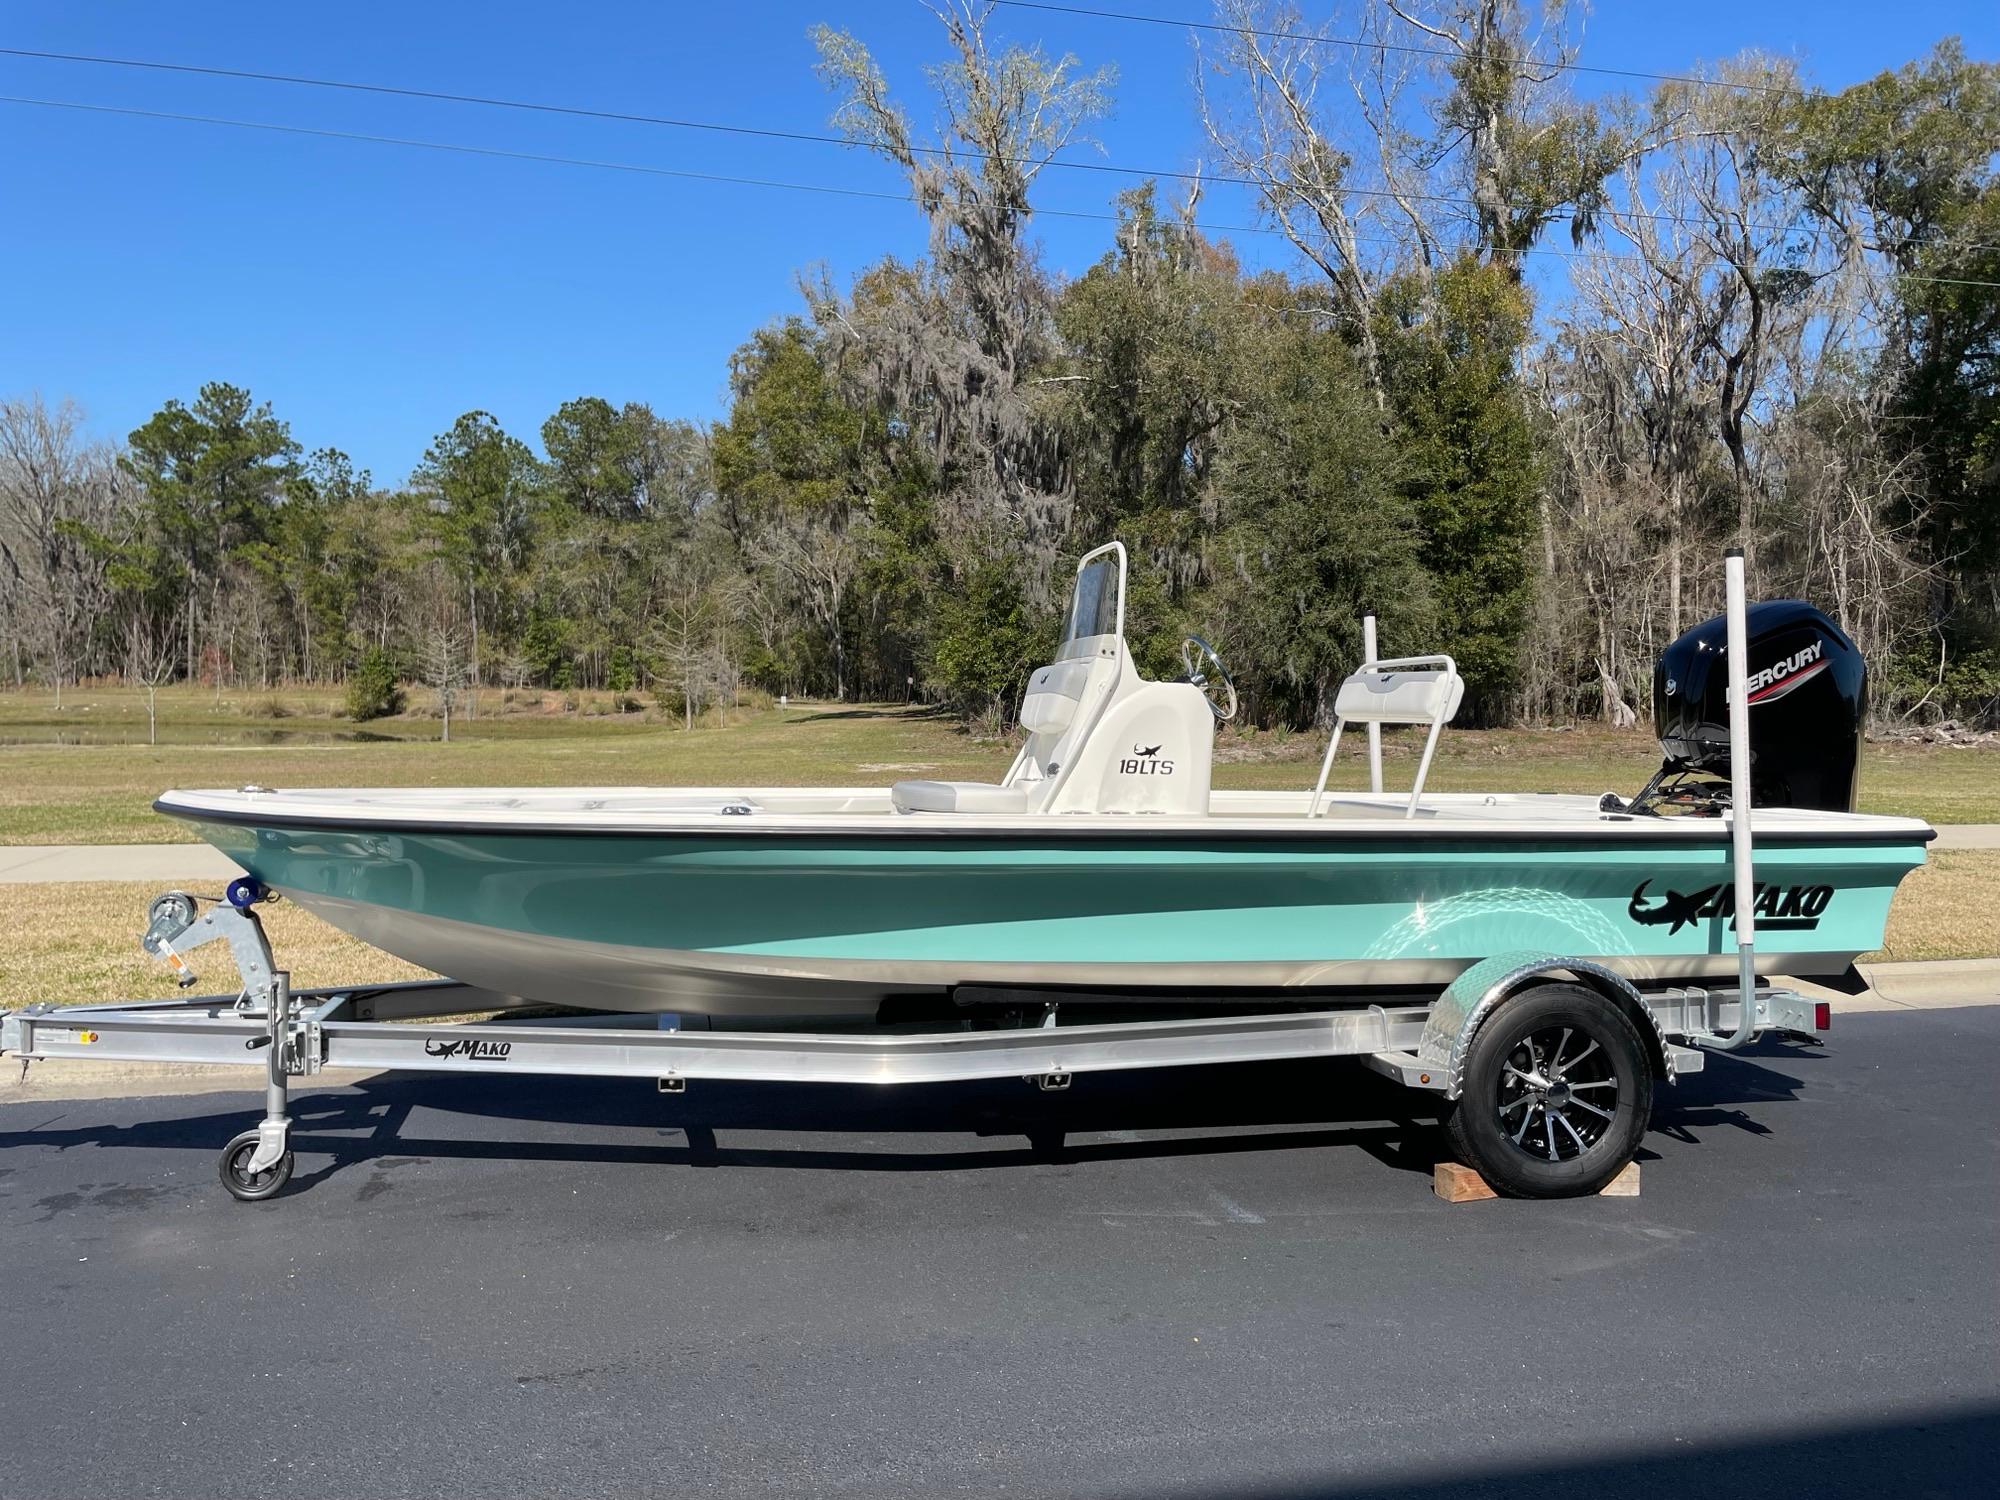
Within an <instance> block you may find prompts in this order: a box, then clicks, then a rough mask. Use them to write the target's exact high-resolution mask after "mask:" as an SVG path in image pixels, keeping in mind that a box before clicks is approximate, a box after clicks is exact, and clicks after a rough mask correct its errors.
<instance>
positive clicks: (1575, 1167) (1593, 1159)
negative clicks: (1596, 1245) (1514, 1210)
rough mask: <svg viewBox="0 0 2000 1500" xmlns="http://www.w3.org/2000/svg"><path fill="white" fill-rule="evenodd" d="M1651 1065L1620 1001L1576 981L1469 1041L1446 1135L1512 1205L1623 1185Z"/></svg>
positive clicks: (1544, 988) (1491, 1022)
mask: <svg viewBox="0 0 2000 1500" xmlns="http://www.w3.org/2000/svg"><path fill="white" fill-rule="evenodd" d="M1652 1112H1653V1069H1652V1065H1651V1062H1650V1061H1649V1059H1648V1058H1647V1055H1646V1044H1645V1042H1644V1041H1643V1040H1642V1039H1641V1038H1640V1036H1639V1031H1638V1028H1637V1027H1635V1026H1634V1025H1633V1024H1632V1021H1631V1018H1630V1017H1629V1016H1627V1015H1626V1014H1625V1012H1624V1011H1622V1010H1620V1009H1619V1008H1618V1006H1617V1005H1616V1004H1614V1003H1613V1002H1612V1001H1610V1000H1608V999H1606V998H1605V997H1604V996H1603V995H1600V994H1598V993H1597V992H1596V991H1595V990H1591V989H1587V988H1585V987H1584V986H1582V985H1577V984H1544V985H1538V986H1536V987H1535V988H1534V989H1532V990H1528V991H1525V992H1524V993H1522V994H1519V995H1517V996H1515V997H1514V998H1512V999H1510V1000H1508V1001H1506V1002H1504V1003H1503V1004H1501V1005H1500V1006H1499V1007H1497V1008H1496V1009H1495V1010H1494V1012H1493V1014H1492V1015H1491V1016H1490V1017H1489V1018H1488V1019H1487V1021H1486V1022H1485V1024H1484V1025H1482V1026H1481V1027H1480V1028H1479V1030H1478V1031H1477V1032H1476V1033H1475V1034H1474V1036H1473V1038H1472V1048H1471V1053H1470V1056H1469V1057H1468V1058H1467V1062H1466V1069H1465V1083H1464V1087H1463V1089H1462V1090H1461V1092H1460V1095H1459V1098H1458V1102H1457V1105H1456V1106H1455V1107H1454V1108H1453V1110H1452V1111H1451V1112H1450V1114H1448V1115H1447V1116H1446V1118H1445V1131H1446V1133H1447V1134H1448V1135H1449V1136H1450V1138H1451V1143H1452V1145H1453V1146H1454V1147H1456V1148H1457V1150H1458V1152H1459V1154H1460V1155H1461V1156H1462V1157H1463V1158H1464V1160H1465V1161H1466V1163H1467V1164H1468V1165H1469V1166H1471V1167H1473V1168H1474V1169H1475V1170H1476V1171H1477V1172H1478V1173H1479V1174H1480V1176H1482V1177H1484V1178H1485V1179H1486V1180H1487V1181H1488V1182H1489V1183H1491V1184H1492V1185H1493V1187H1494V1189H1495V1190H1496V1191H1498V1192H1501V1193H1504V1194H1505V1195H1507V1196H1508V1197H1510V1198H1575V1197H1582V1196H1584V1195H1586V1194H1590V1193H1595V1192H1597V1191H1598V1190H1599V1189H1601V1188H1602V1187H1603V1186H1604V1185H1605V1184H1606V1183H1608V1182H1609V1181H1611V1179H1612V1178H1613V1177H1616V1176H1617V1175H1618V1173H1619V1172H1620V1171H1621V1170H1622V1169H1623V1168H1624V1166H1625V1164H1626V1163H1627V1162H1629V1161H1630V1160H1631V1159H1632V1153H1633V1152H1635V1151H1637V1150H1638V1149H1639V1142H1640V1140H1641V1139H1642V1138H1643V1137H1644V1136H1645V1134H1646V1124H1647V1121H1648V1120H1649V1119H1650V1118H1651V1115H1652Z"/></svg>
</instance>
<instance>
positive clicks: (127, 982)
mask: <svg viewBox="0 0 2000 1500" xmlns="http://www.w3.org/2000/svg"><path fill="white" fill-rule="evenodd" d="M159 893H160V885H159V882H157V881H93V882H89V883H77V884H70V883H64V884H50V885H0V912H5V914H6V917H7V928H8V932H9V936H10V941H9V942H8V943H7V944H6V945H5V946H4V947H0V1010H14V1009H17V1008H19V1007H21V1006H24V1005H28V1004H31V1003H33V1002H35V1001H43V1002H47V1003H52V1004H57V1005H80V1004H88V1003H93V1002H95V1003H102V1002H104V1001H109V1000H164V999H167V998H169V997H171V996H173V995H176V994H178V993H180V992H179V991H178V990H177V989H175V987H174V979H173V973H172V971H171V970H170V969H168V967H167V966H166V965H165V964H164V963H162V962H160V960H158V959H156V958H154V957H152V956H151V955H150V954H148V953H145V952H143V951H142V950H141V949H140V947H139V934H140V933H141V932H143V931H144V930H145V926H146V903H147V902H148V901H150V900H152V899H153V897H155V896H157V895H158V894H159ZM263 917H264V923H265V928H266V930H267V931H268V932H269V933H270V934H271V946H272V949H273V951H274V952H275V953H276V954H277V957H278V962H279V963H281V964H283V965H285V966H286V967H287V968H289V969H290V970H291V974H292V983H293V984H295V985H297V986H299V987H301V988H304V987H306V986H311V985H328V984H356V983H366V982H370V981H377V980H391V979H424V978H428V977H429V976H428V975H426V974H425V973H424V971H423V970H421V969H418V968H416V967H414V966H412V965H410V964H406V963H404V962H403V961H402V960H401V959H398V958H391V957H389V955H388V954H386V953H383V952H381V951H380V950H378V949H375V948H371V947H369V946H368V945H367V944H366V943H364V942H362V941H361V940H360V939H359V938H351V937H349V936H348V935H347V934H346V933H344V932H341V931H340V930H339V929H337V928H334V927H329V926H328V925H327V924H326V923H324V922H322V921H320V919H319V918H318V917H315V916H312V915H311V914H309V913H308V912H305V911H303V910H301V909H300V908H298V907H296V906H293V905H292V904H291V903H290V902H285V901H280V902H278V903H276V904H275V905H272V906H268V907H265V908H264V909H263ZM190 962H191V963H192V964H193V966H194V969H195V972H196V973H197V974H199V975H200V976H201V980H200V983H199V984H197V985H196V987H195V993H197V994H205V995H206V994H216V993H221V992H226V991H229V990H233V989H235V988H236V986H237V983H238V981H237V978H236V966H235V965H234V964H233V963H231V962H230V959H229V950H228V948H227V947H226V946H225V945H224V944H222V943H213V944H211V945H209V946H208V947H206V948H203V949H201V950H199V951H198V952H196V953H194V954H193V955H191V957H190Z"/></svg>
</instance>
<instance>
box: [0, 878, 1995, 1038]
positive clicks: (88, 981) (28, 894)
mask: <svg viewBox="0 0 2000 1500" xmlns="http://www.w3.org/2000/svg"><path fill="white" fill-rule="evenodd" d="M159 889H160V888H159V885H158V884H157V883H155V882H150V881H109V882H96V883H91V884H59V885H58V884H49V885H0V913H4V914H5V916H6V918H7V925H8V929H9V932H10V935H11V938H12V941H10V942H9V943H8V944H7V945H6V946H5V947H4V948H0V1010H12V1009H16V1008H18V1007H21V1006H24V1005H28V1004H31V1003H33V1002H35V1001H42V1002H45V1003H51V1004H57V1005H80V1004H89V1003H103V1002H105V1001H111V1000H149V999H165V998H167V997H170V996H172V995H174V994H176V993H177V991H176V990H175V988H174V982H173V976H172V974H171V973H170V972H169V971H168V969H167V966H166V965H165V964H163V963H160V962H159V961H158V960H156V959H153V958H151V957H149V956H147V955H146V954H145V953H143V952H141V951H140V948H139V933H140V931H141V929H142V928H143V927H144V926H145V912H146V903H147V902H148V901H150V900H151V899H152V898H153V897H154V896H156V895H158V894H159ZM264 919H265V922H266V925H267V928H268V930H269V932H270V934H271V943H272V947H273V949H274V951H275V952H276V954H277V956H278V961H279V962H280V963H283V964H285V965H287V966H289V968H290V969H291V973H292V982H293V983H294V984H296V985H298V986H300V987H301V988H304V987H307V986H313V985H332V984H364V983H370V982H378V981H386V980H395V979H422V978H426V977H428V976H426V975H425V974H424V972H423V971H422V970H421V969H418V968H415V967H413V966H412V965H410V964H406V963H404V962H403V961H402V960H400V959H395V958H391V957H389V956H388V955H387V954H385V953H382V952H380V951H378V950H376V949H374V948H370V947H369V946H368V945H367V944H366V943H363V942H361V941H359V940H358V939H356V938H351V937H349V936H347V934H346V933H344V932H341V931H339V930H338V929H336V928H333V927H329V926H328V925H327V924H326V923H324V922H322V921H320V920H319V919H318V918H317V917H314V916H311V915H309V914H308V913H306V912H304V911H301V910H300V909H299V908H298V907H296V906H293V905H291V904H290V903H288V902H282V901H281V902H278V903H277V904H276V905H274V906H270V907H267V908H265V909H264ZM1872 957H1874V958H1877V959H1892V960H1902V959H1933V958H1996V957H2000V851H1994V850H1971V849H1948V850H1943V851H1941V852H1937V853H1933V854H1932V855H1931V857H1930V863H1929V864H1928V865H1926V866H1925V867H1924V868H1923V869H1921V870H1917V871H1914V872H1913V873H1912V874H1911V875H1910V877H1909V878H1908V879H1907V880H1905V881H1904V882H1903V885H1902V888H1901V889H1900V890H1899V891H1898V892H1897V893H1896V904H1895V906H1894V907H1893V908H1891V910H1890V913H1889V941H1888V943H1887V944H1886V945H1885V946H1884V947H1883V949H1882V951H1881V952H1880V953H1877V954H1874V955H1872ZM194 966H195V969H196V971H197V972H198V973H199V974H200V975H201V983H200V985H199V986H198V987H197V989H198V991H199V992H200V993H203V994H212V993H216V992H219V991H227V990H230V989H233V988H234V987H235V985H236V982H237V981H236V974H235V969H234V966H233V965H232V964H231V963H230V961H229V958H228V953H227V950H226V949H224V948H223V947H222V946H221V945H219V944H217V945H214V946H211V947H208V948H204V949H202V950H201V951H200V952H198V953H197V954H195V955H194Z"/></svg>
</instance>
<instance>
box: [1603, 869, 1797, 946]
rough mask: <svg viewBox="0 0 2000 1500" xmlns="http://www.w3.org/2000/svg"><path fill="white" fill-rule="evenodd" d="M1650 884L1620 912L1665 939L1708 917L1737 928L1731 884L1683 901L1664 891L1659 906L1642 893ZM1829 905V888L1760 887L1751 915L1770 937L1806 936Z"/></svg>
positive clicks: (1691, 893) (1695, 893)
mask: <svg viewBox="0 0 2000 1500" xmlns="http://www.w3.org/2000/svg"><path fill="white" fill-rule="evenodd" d="M1652 883H1653V882H1652V881H1650V880H1642V881H1640V882H1639V888H1638V889H1637V890H1636V891H1634V892H1633V893H1632V901H1631V904H1630V905H1628V906H1627V907H1626V908H1625V914H1626V915H1627V916H1629V917H1630V918H1631V919H1632V920H1633V921H1635V922H1637V923H1639V924H1640V925H1641V926H1645V927H1664V928H1666V929H1667V936H1668V937H1672V936H1673V935H1674V934H1675V933H1677V932H1679V931H1680V930H1681V929H1682V928H1683V927H1692V926H1694V925H1695V923H1697V922H1702V921H1706V920H1708V919H1709V918H1711V917H1721V918H1726V919H1727V920H1728V922H1729V924H1730V926H1732V927H1733V926H1735V925H1736V887H1735V885H1734V884H1733V883H1732V882H1730V881H1726V880H1725V881H1721V882H1719V883H1717V884H1715V885H1705V886H1703V887H1702V888H1701V889H1700V890H1698V891H1689V892H1687V893H1686V894H1685V895H1683V894H1682V893H1681V892H1680V891H1676V890H1669V891H1667V892H1666V894H1665V895H1663V896H1662V897H1660V898H1659V899H1658V900H1656V901H1648V900H1647V899H1646V891H1647V889H1648V888H1649V887H1650V886H1651V885H1652ZM1832 899H1833V887H1832V886H1830V885H1792V886H1783V885H1765V884H1762V883H1759V884H1758V886H1757V887H1756V894H1755V897H1754V901H1755V904H1754V905H1753V906H1752V907H1751V911H1752V912H1753V913H1754V914H1755V916H1756V918H1757V925H1758V926H1759V927H1763V928H1767V929H1769V930H1771V931H1774V932H1810V931H1811V930H1812V929H1813V928H1815V927H1817V926H1819V918H1820V913H1821V912H1823V911H1825V910H1826V906H1827V903H1828V902H1829V901H1831V900H1832Z"/></svg>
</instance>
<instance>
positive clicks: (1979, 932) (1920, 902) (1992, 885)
mask: <svg viewBox="0 0 2000 1500" xmlns="http://www.w3.org/2000/svg"><path fill="white" fill-rule="evenodd" d="M1871 957H1873V958H1877V959H1887V960H1891V961H1901V960H1909V959H1925V958H2000V850H1995V849H1935V850H1933V851H1931V856H1930V860H1929V862H1928V863H1927V864H1925V866H1924V867H1923V868H1922V869H1921V870H1912V871H1911V872H1910V874H1909V876H1908V878H1906V879H1905V880H1904V881H1903V883H1902V885H1901V886H1899V887H1898V888H1897V890H1896V904H1895V905H1894V906H1892V907H1890V908H1889V937H1888V941H1887V942H1885V943H1884V944H1883V945H1882V951H1881V952H1880V953H1876V954H1873V955H1871Z"/></svg>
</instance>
